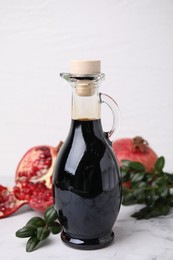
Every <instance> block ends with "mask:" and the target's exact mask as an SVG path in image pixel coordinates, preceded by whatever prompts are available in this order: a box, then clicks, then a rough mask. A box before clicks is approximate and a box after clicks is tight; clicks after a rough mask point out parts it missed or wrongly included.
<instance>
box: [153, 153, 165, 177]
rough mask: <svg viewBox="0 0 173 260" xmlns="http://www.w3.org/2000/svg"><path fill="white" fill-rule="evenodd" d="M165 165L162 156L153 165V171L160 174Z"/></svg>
mask: <svg viewBox="0 0 173 260" xmlns="http://www.w3.org/2000/svg"><path fill="white" fill-rule="evenodd" d="M164 165H165V158H164V157H163V156H161V157H159V158H158V159H157V161H156V163H155V170H156V171H157V172H158V173H160V172H162V170H163V167H164Z"/></svg>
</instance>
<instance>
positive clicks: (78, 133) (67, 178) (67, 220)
mask: <svg viewBox="0 0 173 260" xmlns="http://www.w3.org/2000/svg"><path fill="white" fill-rule="evenodd" d="M60 75H61V77H63V78H64V79H65V80H67V81H68V82H69V83H70V85H71V86H72V119H71V127H70V131H69V134H68V136H67V139H66V140H65V142H64V144H63V146H62V148H61V149H60V152H59V154H58V157H57V160H56V163H55V168H54V173H53V192H54V201H55V208H56V210H57V212H58V214H59V219H60V222H61V224H62V226H63V231H62V233H61V238H62V240H63V241H64V242H65V243H66V244H67V245H69V246H71V247H73V248H78V249H98V248H102V247H105V246H107V245H109V244H110V243H111V241H112V240H113V238H114V233H113V231H112V227H113V225H114V223H115V221H116V218H117V215H118V212H119V209H120V204H121V177H120V171H119V167H118V163H117V160H116V157H115V154H114V152H113V150H112V147H111V140H113V139H114V135H115V128H116V127H115V126H116V124H119V122H117V120H118V116H117V115H118V114H117V110H118V107H117V105H116V103H115V102H114V100H113V99H112V98H110V97H109V96H107V95H105V94H102V93H99V86H100V83H101V81H102V80H103V78H104V74H103V73H100V61H73V62H72V69H71V73H61V74H60ZM102 103H106V104H107V105H108V106H109V107H110V108H111V110H112V114H113V126H112V129H111V130H110V131H109V132H107V133H104V131H103V129H102V124H101V104H102ZM116 116H117V117H116ZM116 119H117V120H116Z"/></svg>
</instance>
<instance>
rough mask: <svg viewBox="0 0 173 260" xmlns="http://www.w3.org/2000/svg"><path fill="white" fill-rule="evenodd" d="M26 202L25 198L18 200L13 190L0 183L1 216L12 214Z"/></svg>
mask: <svg viewBox="0 0 173 260" xmlns="http://www.w3.org/2000/svg"><path fill="white" fill-rule="evenodd" d="M24 204H26V201H25V200H18V199H17V198H16V197H15V195H14V193H13V191H12V190H10V189H9V188H7V187H4V186H2V185H0V218H4V217H8V216H10V215H11V214H13V213H14V212H15V211H16V210H18V209H19V208H20V207H21V206H23V205H24Z"/></svg>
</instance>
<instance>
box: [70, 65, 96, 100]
mask: <svg viewBox="0 0 173 260" xmlns="http://www.w3.org/2000/svg"><path fill="white" fill-rule="evenodd" d="M70 65H71V71H70V72H71V73H72V74H76V75H90V74H98V73H100V65H101V64H100V60H73V61H71V64H70ZM95 90H96V86H95V84H94V82H93V81H92V80H86V79H85V80H78V82H77V85H76V93H77V95H78V96H93V95H94V94H95Z"/></svg>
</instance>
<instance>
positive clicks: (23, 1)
mask: <svg viewBox="0 0 173 260" xmlns="http://www.w3.org/2000/svg"><path fill="white" fill-rule="evenodd" d="M72 59H101V61H102V72H104V73H105V74H106V79H105V81H104V84H103V85H102V87H101V89H100V91H102V92H105V93H107V94H109V95H111V96H112V97H113V98H114V99H115V100H116V101H117V103H118V104H119V107H120V110H121V116H122V123H121V128H120V131H119V133H118V136H117V138H120V137H134V136H135V135H141V136H143V137H144V138H145V139H147V140H148V142H149V143H150V145H151V146H152V147H153V148H154V150H155V151H156V152H157V154H158V155H164V156H165V158H166V167H165V169H166V170H168V171H172V172H173V101H172V100H173V0H129V1H128V0H126V1H125V0H114V1H113V0H92V1H91V0H88V1H82V0H81V1H80V0H73V1H70V0H69V1H67V0H63V1H58V0H0V176H2V175H8V176H14V174H15V169H16V166H17V164H18V162H19V160H20V159H21V157H22V156H23V154H24V153H25V152H26V151H27V150H28V149H29V148H30V147H32V146H35V145H40V144H49V145H52V146H55V145H56V144H58V142H59V141H60V140H64V139H65V137H66V136H67V134H68V130H69V126H70V122H71V119H70V107H71V89H70V87H69V86H68V83H66V82H65V81H64V80H63V79H62V78H60V77H59V73H60V72H69V61H70V60H72ZM107 113H108V115H107V120H106V119H104V120H103V123H104V129H106V128H107V127H109V126H110V125H111V113H109V112H107ZM0 183H1V182H0ZM1 184H3V183H1Z"/></svg>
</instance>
